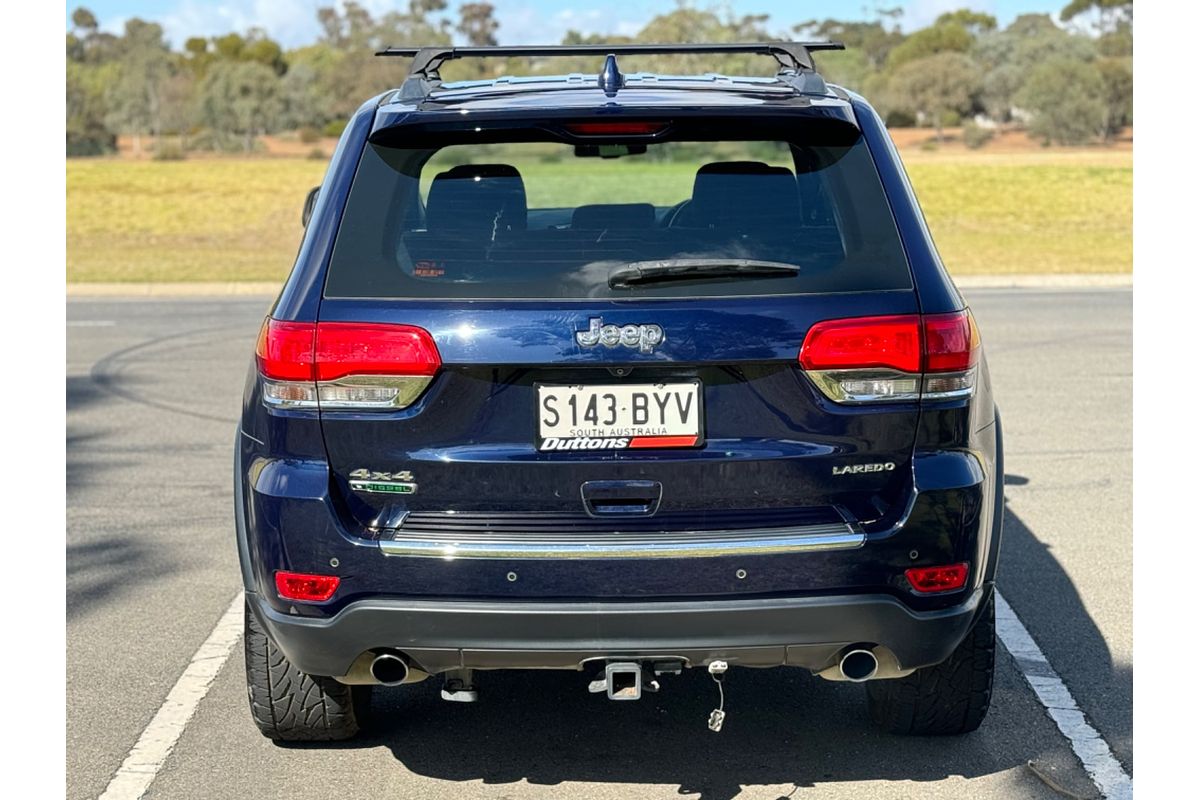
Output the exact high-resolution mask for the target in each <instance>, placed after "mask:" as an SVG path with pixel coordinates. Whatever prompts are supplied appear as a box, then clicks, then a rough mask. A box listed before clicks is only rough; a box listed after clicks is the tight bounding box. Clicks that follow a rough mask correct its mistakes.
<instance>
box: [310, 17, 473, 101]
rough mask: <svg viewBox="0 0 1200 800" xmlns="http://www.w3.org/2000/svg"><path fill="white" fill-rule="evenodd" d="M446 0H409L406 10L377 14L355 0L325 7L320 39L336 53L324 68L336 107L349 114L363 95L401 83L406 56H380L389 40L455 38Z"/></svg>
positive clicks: (441, 41)
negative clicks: (380, 51) (372, 13)
mask: <svg viewBox="0 0 1200 800" xmlns="http://www.w3.org/2000/svg"><path fill="white" fill-rule="evenodd" d="M445 9H446V2H445V0H410V1H409V5H408V10H407V11H403V12H401V11H392V12H389V13H387V14H384V15H383V16H382V17H380V18H378V19H375V18H373V17H372V16H371V14H370V12H369V11H368V10H367V9H366V8H364V7H363V6H361V5H359V4H358V3H356V2H353V0H347V2H346V3H344V4H343V7H342V10H341V11H340V12H339V11H338V9H337V8H333V7H330V8H321V9H319V10H318V11H317V19H318V21H319V22H320V24H321V30H322V33H321V38H320V40H319V41H318V44H319V45H322V46H323V47H325V48H326V49H327V52H328V53H329V54H330V55H332V56H333V58H330V59H328V60H326V61H325V62H324V63H325V64H326V65H327V68H326V69H325V71H323V72H322V73H321V83H322V85H323V89H324V91H325V92H326V93H327V95H328V96H329V97H331V98H332V112H333V115H334V116H335V117H336V118H339V119H345V118H346V117H348V116H350V114H351V113H352V112H353V111H354V110H355V109H356V108H357V107H358V105H359V104H360V103H361V102H362V100H363V99H364V98H368V97H371V96H373V95H376V94H378V93H379V92H382V91H384V90H386V89H389V88H392V87H394V86H396V85H397V84H398V83H400V81H401V79H402V78H403V77H404V75H405V74H406V72H407V67H408V64H407V63H405V61H404V60H403V59H397V58H376V57H375V55H374V54H375V52H376V51H377V50H381V49H383V48H385V47H388V46H405V45H408V46H412V45H436V44H450V30H451V25H450V21H449V20H448V19H446V18H445V16H444V15H443V13H442V12H444V11H445Z"/></svg>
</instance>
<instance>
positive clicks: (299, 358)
mask: <svg viewBox="0 0 1200 800" xmlns="http://www.w3.org/2000/svg"><path fill="white" fill-rule="evenodd" d="M256 352H257V355H258V371H259V373H260V374H261V375H262V377H263V400H264V401H265V402H266V403H267V404H269V405H273V406H278V407H281V408H323V409H326V408H328V409H355V410H370V409H384V410H387V409H397V408H405V407H407V406H409V405H411V404H412V402H413V401H414V400H416V399H417V398H418V397H419V396H420V395H421V392H423V391H425V387H426V386H428V385H429V383H430V381H431V380H433V376H434V375H436V374H437V371H438V369H439V368H440V367H441V365H442V359H441V356H439V355H438V350H437V345H436V344H434V341H433V337H432V336H430V335H429V332H428V331H426V330H424V329H423V328H417V327H413V326H412V325H390V324H381V323H366V322H317V323H313V322H281V321H279V320H275V319H270V318H268V319H267V320H266V322H264V323H263V327H262V331H261V332H260V333H259V336H258V348H257V351H256Z"/></svg>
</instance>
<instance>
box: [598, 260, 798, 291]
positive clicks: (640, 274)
mask: <svg viewBox="0 0 1200 800" xmlns="http://www.w3.org/2000/svg"><path fill="white" fill-rule="evenodd" d="M799 272H800V267H798V266H796V265H795V264H785V263H783V262H780V261H756V260H754V259H751V258H665V259H660V260H657V261H634V262H632V263H629V264H626V265H625V266H623V267H618V268H617V269H615V270H613V271H612V273H611V274H610V275H609V276H608V285H609V286H610V287H612V288H614V289H618V288H623V287H628V286H640V285H643V284H647V283H666V282H667V281H692V280H729V279H731V278H786V277H788V276H789V275H797V274H799Z"/></svg>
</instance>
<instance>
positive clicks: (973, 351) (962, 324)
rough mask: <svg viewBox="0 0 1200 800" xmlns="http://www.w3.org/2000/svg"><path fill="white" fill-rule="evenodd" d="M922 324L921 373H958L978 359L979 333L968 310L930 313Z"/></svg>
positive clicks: (971, 365) (973, 364) (968, 367)
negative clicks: (923, 339)
mask: <svg viewBox="0 0 1200 800" xmlns="http://www.w3.org/2000/svg"><path fill="white" fill-rule="evenodd" d="M924 321H925V371H926V372H962V371H963V370H966V369H970V368H971V367H973V366H975V362H976V361H978V360H979V330H978V329H977V328H976V327H975V319H974V318H973V317H972V316H971V312H970V311H960V312H958V313H955V314H930V315H929V316H927V317H924Z"/></svg>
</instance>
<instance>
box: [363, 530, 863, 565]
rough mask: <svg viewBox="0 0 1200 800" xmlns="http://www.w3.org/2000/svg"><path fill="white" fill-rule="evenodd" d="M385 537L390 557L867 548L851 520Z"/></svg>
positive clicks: (688, 554) (692, 554)
mask: <svg viewBox="0 0 1200 800" xmlns="http://www.w3.org/2000/svg"><path fill="white" fill-rule="evenodd" d="M396 535H397V538H395V539H381V540H380V542H379V549H380V551H382V552H383V554H384V555H387V556H405V557H409V558H441V559H445V560H453V559H457V558H494V559H530V558H541V559H590V558H713V557H718V556H743V555H776V554H781V553H817V552H824V551H828V550H853V549H855V548H858V547H862V545H863V543H864V542H865V541H866V538H867V537H866V535H865V534H864V533H863V532H862V531H859V530H856V529H855V528H853V527H852V526H850V525H847V524H843V523H835V524H829V525H808V526H803V527H797V528H764V529H759V530H744V531H697V532H696V533H687V532H669V533H658V534H645V533H612V534H605V535H603V536H602V537H597V536H594V535H593V536H589V537H588V538H586V539H585V538H580V539H574V540H572V539H571V537H569V536H567V537H562V536H560V537H549V536H546V535H545V534H533V535H529V536H522V535H521V534H511V533H510V534H502V535H497V536H494V537H490V536H469V535H468V536H459V537H455V536H446V535H444V534H430V535H428V536H420V535H413V534H409V535H407V536H406V535H405V534H404V531H403V530H400V531H397V534H396Z"/></svg>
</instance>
